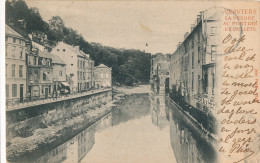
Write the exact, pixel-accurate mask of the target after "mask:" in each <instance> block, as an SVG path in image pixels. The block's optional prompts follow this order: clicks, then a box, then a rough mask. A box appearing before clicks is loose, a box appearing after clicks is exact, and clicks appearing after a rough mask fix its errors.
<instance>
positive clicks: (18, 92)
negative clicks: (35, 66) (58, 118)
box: [5, 25, 27, 102]
mask: <svg viewBox="0 0 260 163" xmlns="http://www.w3.org/2000/svg"><path fill="white" fill-rule="evenodd" d="M26 42H27V40H26V39H25V38H24V37H22V36H21V35H20V34H18V33H17V32H16V31H15V30H13V29H12V28H10V27H9V26H8V25H5V63H6V65H5V70H6V72H5V78H6V99H7V102H22V101H23V100H24V97H25V95H26V91H27V90H26V88H27V87H26V65H25V53H26Z"/></svg>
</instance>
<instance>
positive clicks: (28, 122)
mask: <svg viewBox="0 0 260 163" xmlns="http://www.w3.org/2000/svg"><path fill="white" fill-rule="evenodd" d="M111 100H112V92H111V90H106V91H104V92H98V93H93V94H90V95H83V96H80V97H76V98H71V99H66V100H62V101H56V102H51V103H46V104H41V105H38V106H29V107H25V108H21V109H17V110H11V111H7V112H6V123H7V124H6V134H7V139H12V138H14V137H28V136H31V135H32V134H33V131H34V130H36V129H38V128H45V127H46V126H49V125H52V124H53V123H55V122H58V121H60V120H64V119H65V120H66V119H71V118H72V117H76V116H78V115H80V114H82V113H85V112H86V111H87V110H89V109H93V108H95V107H99V106H100V105H103V104H106V103H108V102H109V101H111Z"/></svg>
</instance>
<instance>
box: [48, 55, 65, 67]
mask: <svg viewBox="0 0 260 163" xmlns="http://www.w3.org/2000/svg"><path fill="white" fill-rule="evenodd" d="M51 57H52V63H57V64H64V65H65V64H66V63H65V62H64V61H63V60H62V59H61V58H60V57H59V56H57V55H54V54H51Z"/></svg>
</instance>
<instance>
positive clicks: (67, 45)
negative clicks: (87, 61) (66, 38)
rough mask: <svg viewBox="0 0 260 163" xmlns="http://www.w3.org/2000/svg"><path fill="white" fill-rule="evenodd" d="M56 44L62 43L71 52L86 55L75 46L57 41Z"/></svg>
mask: <svg viewBox="0 0 260 163" xmlns="http://www.w3.org/2000/svg"><path fill="white" fill-rule="evenodd" d="M58 45H64V46H66V47H67V48H69V50H70V51H72V52H73V53H75V54H77V55H78V56H81V57H87V55H86V54H85V53H84V52H83V51H81V50H79V49H78V48H76V47H74V46H71V45H69V44H66V43H64V42H59V44H58Z"/></svg>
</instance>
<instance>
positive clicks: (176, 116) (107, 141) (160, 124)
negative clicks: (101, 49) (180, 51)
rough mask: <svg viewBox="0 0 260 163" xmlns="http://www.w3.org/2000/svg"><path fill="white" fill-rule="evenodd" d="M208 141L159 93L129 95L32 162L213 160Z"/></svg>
mask: <svg viewBox="0 0 260 163" xmlns="http://www.w3.org/2000/svg"><path fill="white" fill-rule="evenodd" d="M212 142H213V141H212V140H210V139H209V138H207V137H206V136H205V135H204V133H202V132H201V131H200V130H199V129H198V128H197V127H196V126H195V125H194V124H192V122H191V121H190V120H189V119H188V118H187V116H185V115H183V113H182V112H181V111H180V110H179V109H177V108H175V107H174V105H172V104H171V103H170V102H169V100H167V98H165V97H164V96H159V95H154V94H150V95H148V94H133V95H126V96H124V98H123V99H122V100H121V101H119V102H118V103H117V105H116V106H115V107H114V108H113V109H112V111H111V112H110V113H109V114H107V115H106V116H104V117H103V118H101V119H100V120H98V121H97V122H95V123H94V124H93V125H91V126H89V127H88V128H86V129H85V130H84V131H82V132H81V133H79V134H78V135H77V136H75V137H73V138H71V139H70V140H68V141H65V143H63V144H62V145H60V146H58V147H57V148H55V149H53V150H50V151H49V152H48V153H46V154H45V155H44V156H42V157H40V158H39V159H37V160H36V161H35V162H37V163H38V162H39V163H46V162H50V163H60V162H65V163H77V162H80V163H85V162H91V163H93V162H102V163H105V162H113V163H121V162H129V163H132V162H149V163H150V162H154V163H155V162H162V161H163V162H165V163H168V162H170V163H174V162H178V163H203V162H205V163H208V162H210V163H213V162H215V160H216V159H215V158H216V154H215V151H214V147H213V145H212Z"/></svg>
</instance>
